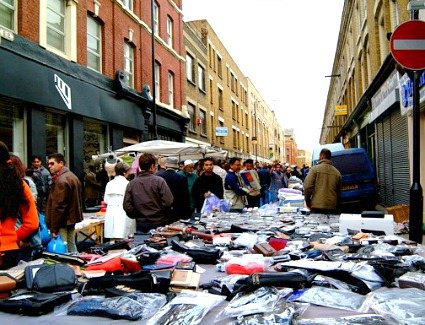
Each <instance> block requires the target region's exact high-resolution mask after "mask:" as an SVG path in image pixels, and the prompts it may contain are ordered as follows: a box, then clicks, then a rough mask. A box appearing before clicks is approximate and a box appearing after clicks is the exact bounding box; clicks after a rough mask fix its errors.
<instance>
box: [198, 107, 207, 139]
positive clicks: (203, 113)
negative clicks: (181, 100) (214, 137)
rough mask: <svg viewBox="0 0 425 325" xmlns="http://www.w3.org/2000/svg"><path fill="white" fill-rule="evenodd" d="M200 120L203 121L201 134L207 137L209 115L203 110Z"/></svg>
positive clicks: (200, 113)
mask: <svg viewBox="0 0 425 325" xmlns="http://www.w3.org/2000/svg"><path fill="white" fill-rule="evenodd" d="M199 119H200V120H201V121H200V122H201V123H200V126H201V134H202V135H207V114H206V113H205V111H203V110H202V109H201V110H199Z"/></svg>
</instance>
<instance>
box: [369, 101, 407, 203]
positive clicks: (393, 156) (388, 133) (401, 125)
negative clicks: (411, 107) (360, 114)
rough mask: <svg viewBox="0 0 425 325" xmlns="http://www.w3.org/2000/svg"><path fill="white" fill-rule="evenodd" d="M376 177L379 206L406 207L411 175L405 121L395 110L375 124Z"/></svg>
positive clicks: (398, 111) (405, 118)
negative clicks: (402, 205) (380, 204)
mask: <svg viewBox="0 0 425 325" xmlns="http://www.w3.org/2000/svg"><path fill="white" fill-rule="evenodd" d="M376 142H377V155H378V157H377V158H378V159H377V169H378V170H377V175H378V181H379V186H380V190H379V194H380V198H381V203H382V204H383V205H385V206H393V205H396V204H409V190H410V173H409V156H408V151H409V150H408V148H409V141H408V133H407V117H406V116H401V114H400V109H398V107H396V108H395V109H394V110H393V112H391V113H390V114H389V115H387V116H386V117H385V118H383V119H382V120H381V121H379V122H378V121H377V122H376Z"/></svg>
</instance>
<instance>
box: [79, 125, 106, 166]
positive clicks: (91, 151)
mask: <svg viewBox="0 0 425 325" xmlns="http://www.w3.org/2000/svg"><path fill="white" fill-rule="evenodd" d="M83 124H84V140H83V153H84V157H85V158H87V157H90V158H91V157H92V156H93V155H98V154H102V153H105V152H107V151H108V136H107V135H108V132H107V130H108V127H107V126H106V125H105V124H102V123H99V122H96V121H93V120H89V119H86V118H85V119H83Z"/></svg>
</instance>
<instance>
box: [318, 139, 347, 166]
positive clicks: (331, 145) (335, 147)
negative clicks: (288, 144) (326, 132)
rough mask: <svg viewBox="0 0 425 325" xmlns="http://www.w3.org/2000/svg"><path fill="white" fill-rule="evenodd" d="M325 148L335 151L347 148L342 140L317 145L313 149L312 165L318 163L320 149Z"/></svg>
mask: <svg viewBox="0 0 425 325" xmlns="http://www.w3.org/2000/svg"><path fill="white" fill-rule="evenodd" d="M324 148H326V149H328V150H329V151H330V152H335V151H340V150H344V149H345V148H344V145H343V144H342V143H341V142H338V143H328V144H322V145H320V146H317V147H315V148H314V149H313V154H312V157H311V165H312V166H314V165H317V163H318V162H319V156H320V151H321V150H322V149H324Z"/></svg>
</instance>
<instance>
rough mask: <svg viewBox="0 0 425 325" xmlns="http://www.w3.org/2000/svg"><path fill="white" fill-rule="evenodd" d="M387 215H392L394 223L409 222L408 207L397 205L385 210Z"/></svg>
mask: <svg viewBox="0 0 425 325" xmlns="http://www.w3.org/2000/svg"><path fill="white" fill-rule="evenodd" d="M387 211H388V214H392V215H393V216H394V222H396V223H402V222H405V221H409V215H410V212H409V206H408V205H405V204H397V205H394V206H392V207H388V208H387Z"/></svg>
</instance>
